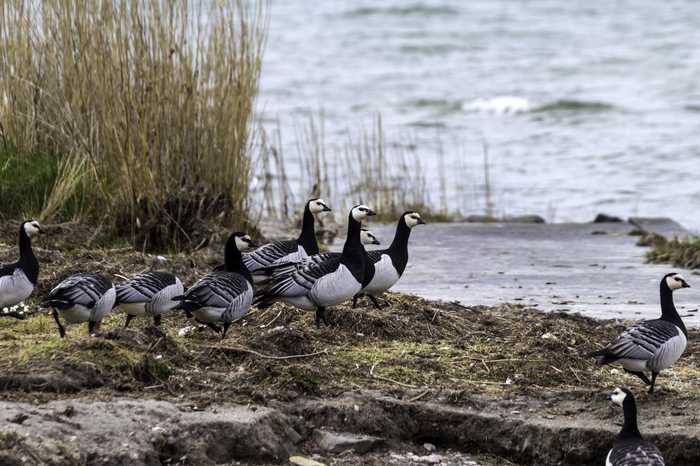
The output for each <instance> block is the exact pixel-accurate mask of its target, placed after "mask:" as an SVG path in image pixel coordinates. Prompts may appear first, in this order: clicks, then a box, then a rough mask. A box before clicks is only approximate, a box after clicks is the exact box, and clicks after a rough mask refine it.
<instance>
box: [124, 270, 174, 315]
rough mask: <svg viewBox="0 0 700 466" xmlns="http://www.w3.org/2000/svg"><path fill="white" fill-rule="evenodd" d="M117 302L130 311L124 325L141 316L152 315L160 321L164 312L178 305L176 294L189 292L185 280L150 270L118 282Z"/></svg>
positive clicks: (126, 311) (127, 312)
mask: <svg viewBox="0 0 700 466" xmlns="http://www.w3.org/2000/svg"><path fill="white" fill-rule="evenodd" d="M116 290H117V299H116V302H115V303H114V305H115V306H118V307H121V309H122V310H123V311H124V312H125V313H126V323H125V324H124V328H127V327H129V323H131V320H132V319H133V318H134V317H137V316H151V317H153V323H154V324H155V325H160V321H161V316H162V314H163V313H164V312H168V311H170V310H172V309H173V308H174V307H175V306H177V304H178V301H174V300H173V298H174V297H175V296H180V295H182V293H184V292H185V289H184V287H183V286H182V282H181V281H180V279H179V278H177V277H176V276H175V275H173V274H171V273H167V272H155V271H151V272H146V273H142V274H140V275H137V276H135V277H133V278H130V279H128V280H127V281H125V282H123V283H120V284H119V285H117V289H116Z"/></svg>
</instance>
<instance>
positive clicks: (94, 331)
mask: <svg viewBox="0 0 700 466" xmlns="http://www.w3.org/2000/svg"><path fill="white" fill-rule="evenodd" d="M99 333H100V323H99V322H95V321H92V320H89V321H88V335H89V336H91V337H96V336H99Z"/></svg>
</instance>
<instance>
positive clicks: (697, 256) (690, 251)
mask: <svg viewBox="0 0 700 466" xmlns="http://www.w3.org/2000/svg"><path fill="white" fill-rule="evenodd" d="M638 244H640V245H642V246H650V247H651V249H650V250H649V251H647V253H646V258H647V260H648V261H649V262H653V263H666V264H673V265H674V266H676V267H683V268H686V269H697V268H698V267H700V238H696V237H692V236H689V237H687V238H676V237H674V238H673V239H670V240H667V239H666V238H664V237H663V236H660V235H654V236H649V235H647V236H643V237H642V238H641V239H640V242H639V243H638Z"/></svg>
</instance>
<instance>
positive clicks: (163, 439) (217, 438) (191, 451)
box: [0, 400, 301, 466]
mask: <svg viewBox="0 0 700 466" xmlns="http://www.w3.org/2000/svg"><path fill="white" fill-rule="evenodd" d="M68 406H71V407H72V408H71V409H70V410H69V409H68ZM67 412H70V413H71V415H70V420H68V419H67V417H68V416H67V415H66V414H65V413H67ZM20 415H24V416H26V418H25V419H24V420H23V422H22V423H21V424H17V423H13V424H11V423H10V420H11V419H17V418H18V416H20ZM0 426H3V428H2V429H0V464H23V463H24V464H26V462H27V461H30V462H31V463H32V464H35V463H40V464H46V463H49V464H100V465H106V466H110V465H115V466H116V465H121V464H132V465H137V466H146V465H149V466H150V465H157V464H162V463H163V462H166V460H170V461H172V462H173V463H175V462H178V461H179V458H181V457H183V456H185V455H186V456H187V459H188V463H189V464H203V465H210V464H221V463H230V462H232V461H234V460H241V459H243V460H249V461H254V462H263V461H264V462H270V461H281V460H286V459H287V458H289V456H290V453H291V452H292V451H293V450H294V449H295V445H296V444H297V443H298V442H299V441H300V440H301V437H300V435H299V434H298V433H297V432H296V431H295V430H294V429H293V428H292V424H291V422H290V420H289V419H288V418H287V416H285V415H284V414H282V413H280V412H279V411H276V410H274V409H269V408H263V407H258V409H256V410H255V411H253V410H252V409H248V408H246V407H243V406H218V407H217V408H216V411H215V412H213V411H197V412H193V411H184V410H182V409H181V408H180V407H178V406H176V405H175V404H173V403H169V402H164V401H154V400H118V401H109V402H102V401H81V402H80V403H78V402H76V401H75V400H73V402H72V403H70V404H69V403H67V402H65V401H55V402H51V403H47V404H45V405H39V406H33V405H28V404H23V403H11V402H0ZM130 434H131V435H130ZM76 436H77V438H79V439H80V441H79V442H78V441H75V440H74V438H75V437H76ZM27 451H31V452H32V454H33V455H35V456H36V458H34V457H32V460H27V459H26V458H25V456H26V454H27V453H26V452H27Z"/></svg>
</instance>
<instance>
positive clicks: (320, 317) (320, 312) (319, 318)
mask: <svg viewBox="0 0 700 466" xmlns="http://www.w3.org/2000/svg"><path fill="white" fill-rule="evenodd" d="M321 322H323V325H325V326H326V327H328V326H329V325H330V324H329V323H328V316H327V315H326V308H325V307H319V308H317V309H316V327H319V328H320V327H321Z"/></svg>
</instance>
